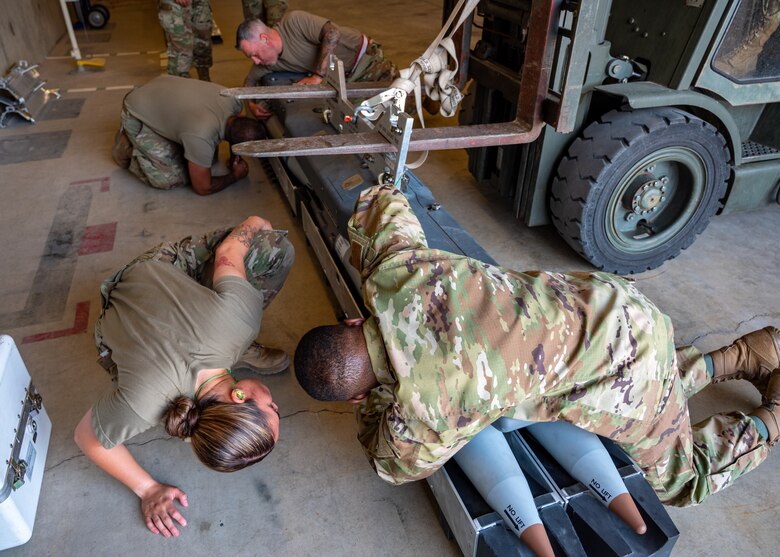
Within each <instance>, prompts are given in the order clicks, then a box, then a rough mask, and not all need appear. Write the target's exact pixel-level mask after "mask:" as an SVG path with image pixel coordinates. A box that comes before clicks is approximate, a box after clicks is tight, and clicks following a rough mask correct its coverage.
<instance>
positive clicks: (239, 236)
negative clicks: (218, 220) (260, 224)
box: [230, 225, 254, 248]
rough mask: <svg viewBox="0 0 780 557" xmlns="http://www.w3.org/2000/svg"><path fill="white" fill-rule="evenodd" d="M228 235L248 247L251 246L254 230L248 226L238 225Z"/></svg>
mask: <svg viewBox="0 0 780 557" xmlns="http://www.w3.org/2000/svg"><path fill="white" fill-rule="evenodd" d="M230 237H232V238H234V239H236V240H238V241H239V242H240V243H241V244H242V245H244V246H246V247H247V248H249V247H251V246H252V239H253V238H254V232H253V231H252V229H250V228H249V227H248V226H245V225H239V226H237V227H235V228H234V229H233V232H231V233H230Z"/></svg>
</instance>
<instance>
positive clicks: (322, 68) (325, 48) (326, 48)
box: [315, 21, 341, 76]
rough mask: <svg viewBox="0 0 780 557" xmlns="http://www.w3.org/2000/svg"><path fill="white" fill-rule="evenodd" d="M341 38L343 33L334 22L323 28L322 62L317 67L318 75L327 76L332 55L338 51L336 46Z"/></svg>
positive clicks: (321, 43)
mask: <svg viewBox="0 0 780 557" xmlns="http://www.w3.org/2000/svg"><path fill="white" fill-rule="evenodd" d="M340 38H341V31H340V30H339V28H338V27H336V25H334V24H333V23H332V22H330V21H329V22H327V23H326V24H325V25H324V26H323V27H322V33H321V36H320V61H319V64H318V65H317V71H316V72H315V73H317V74H318V75H320V76H323V75H325V72H326V71H327V68H328V59H329V58H330V54H332V53H333V51H334V50H335V49H336V45H337V44H339V39H340Z"/></svg>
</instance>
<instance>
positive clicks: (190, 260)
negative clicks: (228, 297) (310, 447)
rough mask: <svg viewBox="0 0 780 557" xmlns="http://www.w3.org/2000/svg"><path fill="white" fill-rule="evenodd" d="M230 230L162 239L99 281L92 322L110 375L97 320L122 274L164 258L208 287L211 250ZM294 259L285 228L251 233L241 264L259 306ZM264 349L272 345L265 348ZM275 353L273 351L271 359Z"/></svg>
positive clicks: (280, 283) (274, 290)
mask: <svg viewBox="0 0 780 557" xmlns="http://www.w3.org/2000/svg"><path fill="white" fill-rule="evenodd" d="M232 230H233V228H218V229H216V230H214V231H212V232H209V233H206V234H204V235H202V236H200V237H199V238H194V237H193V236H187V237H186V238H184V239H182V240H181V241H179V242H163V243H162V244H160V245H158V246H155V247H153V248H151V249H150V250H148V251H146V252H144V253H142V254H141V255H139V256H138V257H136V258H135V259H133V260H132V261H131V262H130V263H128V264H127V265H125V266H124V267H122V268H121V269H120V270H118V271H117V272H116V273H114V274H113V275H111V276H110V277H108V278H107V279H105V280H104V281H103V282H101V283H100V300H101V304H100V307H101V310H100V318H99V319H98V321H97V322H96V323H95V346H96V347H97V350H98V355H99V356H100V359H99V360H98V361H99V362H100V364H101V366H103V367H104V369H106V371H108V372H109V374H110V375H111V376H112V377H113V378H116V365H115V364H114V362H113V361H112V360H111V357H110V354H111V350H110V348H109V347H108V346H107V345H106V343H105V342H104V341H103V333H102V324H101V320H102V318H103V315H104V314H105V312H106V309H108V307H109V305H110V302H111V292H112V291H113V290H114V289H115V288H116V287H117V285H118V284H119V283H120V282H121V281H122V277H123V276H124V275H125V274H126V273H128V272H129V271H130V270H131V269H132V268H133V267H135V266H136V265H138V264H141V263H144V262H146V261H164V262H165V263H170V264H171V265H173V266H174V267H176V268H177V269H179V270H180V271H182V272H183V273H185V274H187V275H188V276H189V277H191V278H192V279H193V280H195V281H196V282H197V283H199V284H201V285H203V286H205V287H206V288H212V286H213V285H212V281H211V276H212V274H213V272H214V253H215V251H216V248H217V246H218V245H219V244H220V243H221V242H222V241H223V240H224V239H225V238H226V237H227V235H228V234H230V232H231V231H232ZM294 259H295V250H294V249H293V247H292V244H291V243H290V241H289V240H288V239H287V232H286V231H283V230H274V231H271V232H267V231H261V232H258V233H257V234H256V235H255V236H254V237H253V239H252V242H251V245H250V246H249V251H248V252H247V254H246V257H245V258H244V266H245V270H246V280H247V281H249V284H251V285H252V286H254V287H255V289H257V290H258V291H259V292H261V293H262V294H263V310H265V309H267V308H268V306H269V305H270V304H271V302H272V301H273V300H274V298H276V295H277V294H278V293H279V291H280V290H281V289H282V286H284V281H285V279H286V278H287V275H288V273H289V272H290V269H291V268H292V264H293V261H294ZM255 350H256V349H255ZM266 350H272V349H268V348H266ZM277 352H278V351H277ZM269 357H271V356H269ZM279 357H280V356H278V355H273V358H275V359H278V358H279ZM237 367H242V366H240V365H239V366H237ZM244 367H250V366H244Z"/></svg>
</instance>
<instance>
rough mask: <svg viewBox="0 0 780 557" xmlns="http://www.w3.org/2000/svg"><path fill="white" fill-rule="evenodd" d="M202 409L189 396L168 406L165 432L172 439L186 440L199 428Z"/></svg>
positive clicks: (180, 398)
mask: <svg viewBox="0 0 780 557" xmlns="http://www.w3.org/2000/svg"><path fill="white" fill-rule="evenodd" d="M199 419H200V409H199V408H198V404H197V403H196V402H195V400H193V399H192V398H190V397H188V396H180V397H178V398H177V399H176V400H174V401H173V402H171V403H170V404H169V405H168V410H166V412H165V431H166V432H167V433H168V435H170V436H171V437H179V438H180V439H185V438H187V437H191V436H192V432H193V431H194V430H195V428H197V427H198V420H199Z"/></svg>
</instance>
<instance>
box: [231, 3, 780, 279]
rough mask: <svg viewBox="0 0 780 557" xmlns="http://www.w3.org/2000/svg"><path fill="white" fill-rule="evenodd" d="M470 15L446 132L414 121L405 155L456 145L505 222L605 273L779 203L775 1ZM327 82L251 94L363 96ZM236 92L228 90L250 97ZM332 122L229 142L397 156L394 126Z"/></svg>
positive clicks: (779, 14)
mask: <svg viewBox="0 0 780 557" xmlns="http://www.w3.org/2000/svg"><path fill="white" fill-rule="evenodd" d="M453 4H454V1H453V0H447V1H446V2H445V6H444V16H445V18H446V17H447V15H448V14H449V12H450V11H451V10H453ZM461 4H462V2H461V3H459V4H458V6H457V7H456V8H455V9H457V8H458V7H460V5H461ZM476 11H477V15H478V18H474V17H473V14H471V16H470V17H468V18H467V19H466V21H465V23H464V24H463V26H462V29H461V31H460V32H459V33H458V34H457V35H455V36H456V37H457V38H459V46H460V48H459V54H458V62H459V67H460V82H459V85H460V86H461V88H464V87H465V85H466V83H468V82H471V83H470V85H469V89H470V93H469V94H468V95H466V97H465V100H464V102H463V105H462V107H461V110H460V113H459V117H458V118H459V123H460V126H451V127H444V128H435V129H425V128H416V129H414V130H413V131H412V132H411V136H410V138H409V141H408V144H404V149H405V150H406V152H413V151H425V150H435V149H455V148H466V149H467V152H468V158H469V170H470V172H471V173H472V174H473V175H474V176H475V178H476V179H477V180H478V181H480V182H483V183H486V184H489V185H490V187H492V188H494V189H496V190H497V191H498V192H499V193H500V194H501V195H502V196H504V197H506V198H508V199H510V200H511V202H512V205H513V208H514V213H515V215H516V217H517V218H518V219H519V220H521V221H522V222H523V223H525V224H526V225H527V226H538V225H543V224H549V223H552V224H553V225H554V226H555V227H556V229H557V230H558V232H559V233H560V235H561V236H562V237H563V239H564V240H565V241H566V242H567V243H568V244H569V245H570V246H571V247H572V248H573V249H574V250H575V251H576V252H577V253H579V254H580V255H581V256H582V257H584V258H585V259H586V260H588V261H589V262H590V263H591V264H592V265H593V266H594V267H596V268H598V269H601V270H604V271H608V272H612V273H616V274H632V273H639V272H642V271H646V270H649V269H653V268H656V267H658V266H660V265H662V264H663V263H664V261H666V260H668V259H671V258H673V257H676V256H677V255H678V254H679V253H680V251H681V250H683V249H685V248H687V247H688V246H690V245H691V244H692V243H693V241H694V240H695V238H696V236H697V235H698V234H700V233H701V232H702V231H703V230H704V229H705V228H706V226H707V224H708V223H709V221H710V219H711V218H712V217H713V216H714V215H715V214H720V213H722V214H725V213H730V212H736V211H744V210H749V209H757V208H761V207H766V206H768V205H773V204H780V129H778V126H777V125H776V124H777V122H778V121H780V0H657V1H654V2H648V1H646V2H636V1H632V0H579V1H578V0H482V1H481V2H479V5H478V7H477V10H476ZM478 19H481V21H482V24H481V25H479V27H480V28H481V29H480V31H481V32H480V37H479V39H478V40H477V41H476V44H475V46H474V47H473V48H471V42H472V36H473V35H474V34H475V33H474V28H475V27H477V24H476V23H475V20H478ZM329 80H330V81H329V83H330V93H328V92H327V91H326V90H327V89H328V88H329V86H327V85H323V86H322V87H319V88H318V87H314V88H301V87H297V88H296V87H284V86H279V87H267V88H261V89H265V91H264V92H263V93H262V95H261V96H262V98H301V97H308V98H324V97H326V96H328V94H330V98H333V97H335V96H339V97H342V98H344V99H347V98H355V97H361V95H362V96H363V97H364V98H365V97H368V96H370V95H373V94H375V93H376V91H378V90H379V89H378V88H377V87H373V88H371V87H369V86H368V84H366V85H361V84H349V87H343V91H341V92H339V91H338V88H339V87H340V85H339V83H338V79H337V77H336V76H335V74H334V76H332V77H330V78H329ZM372 85H374V86H375V85H376V84H372ZM361 87H362V88H361ZM252 89H254V90H250V89H238V90H232V92H231V93H230V94H233V95H235V96H237V97H238V98H261V97H258V96H257V95H258V94H260V93H258V90H257V89H256V88H252ZM302 89H307V91H302ZM315 89H316V90H315ZM336 112H338V111H336ZM340 115H341V116H342V117H343V116H350V115H349V114H346V111H344V110H342V111H341V113H340ZM348 119H349V118H348ZM350 121H352V120H350ZM333 127H334V128H336V130H337V132H338V135H336V136H335V137H339V139H338V141H336V140H335V139H334V138H331V139H323V138H322V137H320V138H318V139H316V140H315V139H314V138H287V139H284V140H280V141H275V140H268V141H266V142H264V143H263V144H261V143H255V144H253V145H248V144H247V145H245V146H243V147H242V148H240V149H239V150H238V151H237V152H240V154H242V155H247V156H256V157H269V156H277V157H278V156H293V155H324V154H331V155H334V154H344V153H357V154H363V155H364V156H367V155H368V154H370V153H378V152H385V153H387V152H398V146H397V145H396V144H397V143H398V142H397V141H395V139H396V136H395V135H392V134H385V135H382V133H381V132H380V131H379V130H375V129H373V128H370V126H369V131H366V129H367V128H366V127H365V126H362V127H361V125H360V122H357V123H352V124H348V123H344V122H342V121H341V120H339V122H337V123H336V124H333ZM350 133H351V135H352V136H353V137H351V138H349V137H346V136H348V135H350ZM315 144H316V148H314V147H315Z"/></svg>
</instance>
